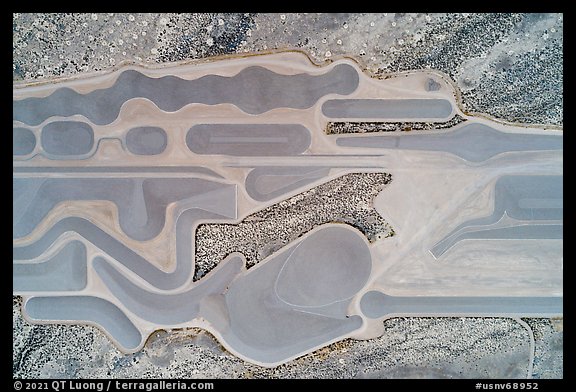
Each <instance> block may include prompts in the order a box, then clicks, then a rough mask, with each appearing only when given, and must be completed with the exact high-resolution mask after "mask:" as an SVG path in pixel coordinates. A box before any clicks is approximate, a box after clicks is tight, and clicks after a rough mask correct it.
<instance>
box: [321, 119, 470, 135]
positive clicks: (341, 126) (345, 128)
mask: <svg viewBox="0 0 576 392" xmlns="http://www.w3.org/2000/svg"><path fill="white" fill-rule="evenodd" d="M464 121H466V119H465V118H463V117H462V116H460V115H459V114H457V115H455V116H454V117H452V118H451V119H450V120H448V121H438V122H436V121H434V122H426V121H410V122H403V121H396V122H392V121H387V122H377V121H358V122H355V121H334V122H332V121H331V122H328V124H327V125H326V129H325V130H324V132H326V134H327V135H339V134H346V133H367V132H410V131H429V130H431V129H432V130H434V129H448V128H452V127H454V126H456V125H458V124H460V123H463V122H464Z"/></svg>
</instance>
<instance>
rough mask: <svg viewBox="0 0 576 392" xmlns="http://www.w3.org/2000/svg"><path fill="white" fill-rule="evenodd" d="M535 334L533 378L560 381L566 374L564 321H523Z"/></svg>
mask: <svg viewBox="0 0 576 392" xmlns="http://www.w3.org/2000/svg"><path fill="white" fill-rule="evenodd" d="M523 320H524V321H525V322H526V324H528V326H529V327H530V328H531V329H532V332H533V334H534V343H535V350H534V368H533V371H532V377H533V378H540V379H558V378H563V376H564V375H563V373H564V348H563V347H564V319H561V318H559V319H523Z"/></svg>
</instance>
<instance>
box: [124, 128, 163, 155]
mask: <svg viewBox="0 0 576 392" xmlns="http://www.w3.org/2000/svg"><path fill="white" fill-rule="evenodd" d="M167 144H168V135H166V131H164V130H163V129H162V128H159V127H137V128H132V129H131V130H129V131H128V133H127V134H126V148H128V151H130V152H131V153H132V154H136V155H158V154H161V153H163V152H164V150H165V149H166V146H167Z"/></svg>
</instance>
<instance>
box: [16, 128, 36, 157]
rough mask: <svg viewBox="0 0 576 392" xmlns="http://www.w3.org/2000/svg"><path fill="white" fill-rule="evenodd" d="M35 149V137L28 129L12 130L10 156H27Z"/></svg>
mask: <svg viewBox="0 0 576 392" xmlns="http://www.w3.org/2000/svg"><path fill="white" fill-rule="evenodd" d="M35 148H36V136H34V133H33V132H32V131H31V130H29V129H28V128H13V129H12V155H28V154H30V153H31V152H32V151H34V149H35Z"/></svg>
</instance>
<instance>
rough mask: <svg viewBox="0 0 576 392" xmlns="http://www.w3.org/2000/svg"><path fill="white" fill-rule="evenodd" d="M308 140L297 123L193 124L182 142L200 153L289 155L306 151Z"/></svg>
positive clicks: (308, 133) (309, 138)
mask: <svg viewBox="0 0 576 392" xmlns="http://www.w3.org/2000/svg"><path fill="white" fill-rule="evenodd" d="M311 139H312V138H311V135H310V131H309V130H308V129H307V128H306V127H304V126H302V125H300V124H197V125H194V126H193V127H192V128H190V130H189V131H188V134H187V135H186V145H187V146H188V148H189V149H190V151H192V152H194V153H196V154H202V155H207V154H221V155H233V156H290V155H298V154H301V153H303V152H304V151H306V150H307V149H308V147H309V146H310V142H311Z"/></svg>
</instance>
